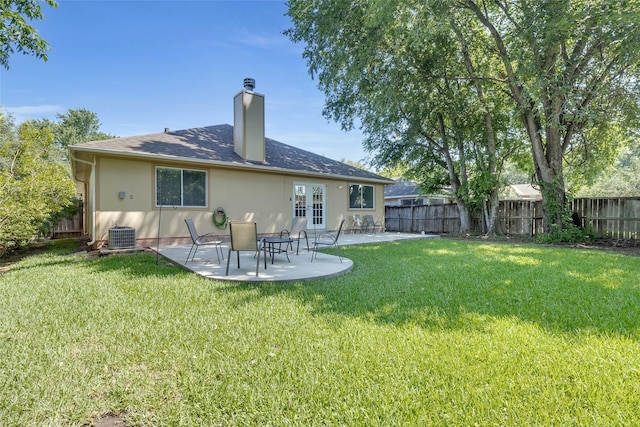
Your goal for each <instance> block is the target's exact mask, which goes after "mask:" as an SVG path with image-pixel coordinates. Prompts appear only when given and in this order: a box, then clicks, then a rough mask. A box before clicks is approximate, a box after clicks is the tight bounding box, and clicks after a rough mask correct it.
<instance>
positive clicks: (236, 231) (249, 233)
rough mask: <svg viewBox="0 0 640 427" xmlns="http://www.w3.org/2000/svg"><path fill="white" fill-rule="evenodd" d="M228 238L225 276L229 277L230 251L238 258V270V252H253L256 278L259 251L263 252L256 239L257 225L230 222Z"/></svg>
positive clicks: (260, 243)
mask: <svg viewBox="0 0 640 427" xmlns="http://www.w3.org/2000/svg"><path fill="white" fill-rule="evenodd" d="M229 237H230V238H231V243H230V245H229V254H228V256H227V271H226V272H225V276H228V275H229V262H230V261H231V251H236V254H237V258H238V268H240V252H241V251H247V252H249V251H250V252H253V253H254V254H256V255H258V256H257V258H258V260H257V261H256V277H257V276H258V267H259V266H260V251H261V250H263V247H264V245H263V242H262V239H258V225H257V224H256V223H255V222H230V223H229ZM264 268H265V269H266V268H267V254H266V253H265V254H264Z"/></svg>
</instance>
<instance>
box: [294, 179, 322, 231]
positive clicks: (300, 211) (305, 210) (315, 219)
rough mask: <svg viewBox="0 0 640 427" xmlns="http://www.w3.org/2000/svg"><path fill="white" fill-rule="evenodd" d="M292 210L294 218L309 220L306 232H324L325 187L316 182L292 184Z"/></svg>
mask: <svg viewBox="0 0 640 427" xmlns="http://www.w3.org/2000/svg"><path fill="white" fill-rule="evenodd" d="M309 196H311V197H309ZM292 210H293V217H294V218H297V217H306V218H308V219H309V222H308V223H307V229H308V230H315V229H318V230H324V229H325V228H326V227H327V185H326V184H320V183H317V182H301V181H297V182H294V183H293V197H292Z"/></svg>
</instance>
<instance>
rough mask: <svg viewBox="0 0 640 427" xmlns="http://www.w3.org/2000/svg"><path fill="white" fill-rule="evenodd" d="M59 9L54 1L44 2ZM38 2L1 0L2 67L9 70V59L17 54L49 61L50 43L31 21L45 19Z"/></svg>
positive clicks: (0, 49)
mask: <svg viewBox="0 0 640 427" xmlns="http://www.w3.org/2000/svg"><path fill="white" fill-rule="evenodd" d="M42 1H43V2H44V3H45V4H47V5H49V6H51V7H54V8H55V7H57V3H56V2H55V1H54V0H42ZM43 18H44V15H43V13H42V8H41V6H40V1H38V0H0V65H2V66H3V67H4V68H6V69H9V57H10V56H11V55H12V54H13V53H15V52H22V53H23V54H26V55H33V56H35V57H36V58H38V59H43V60H45V61H46V60H47V50H48V49H49V45H48V43H47V42H46V41H45V40H44V39H43V38H42V37H41V36H40V35H39V34H38V32H37V31H36V29H35V28H34V27H32V26H31V21H34V20H38V19H43Z"/></svg>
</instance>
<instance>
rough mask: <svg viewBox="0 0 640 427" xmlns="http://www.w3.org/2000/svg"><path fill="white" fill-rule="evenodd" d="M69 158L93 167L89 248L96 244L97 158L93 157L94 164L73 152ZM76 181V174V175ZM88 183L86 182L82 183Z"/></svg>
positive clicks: (90, 189) (90, 190) (90, 183)
mask: <svg viewBox="0 0 640 427" xmlns="http://www.w3.org/2000/svg"><path fill="white" fill-rule="evenodd" d="M69 156H70V157H71V159H72V160H73V161H75V162H80V163H84V164H86V165H89V166H91V174H90V175H89V202H90V208H91V241H90V242H88V243H87V246H91V245H93V244H94V243H96V178H95V171H96V157H95V156H93V162H89V161H87V160H82V159H79V158H77V157H76V156H74V155H73V153H72V152H71V150H69ZM74 179H75V174H74ZM82 182H86V181H82Z"/></svg>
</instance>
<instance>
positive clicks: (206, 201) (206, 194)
mask: <svg viewBox="0 0 640 427" xmlns="http://www.w3.org/2000/svg"><path fill="white" fill-rule="evenodd" d="M159 169H172V170H179V171H180V205H176V206H175V207H179V208H199V209H207V208H208V207H209V173H208V172H207V171H206V170H204V169H191V168H176V167H171V166H156V167H155V173H154V180H155V191H154V195H153V198H154V204H155V207H156V208H159V207H161V206H163V207H166V206H173V205H160V204H159V203H158V170H159ZM184 171H191V172H203V173H204V205H202V206H200V205H185V204H184V174H183V172H184Z"/></svg>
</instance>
